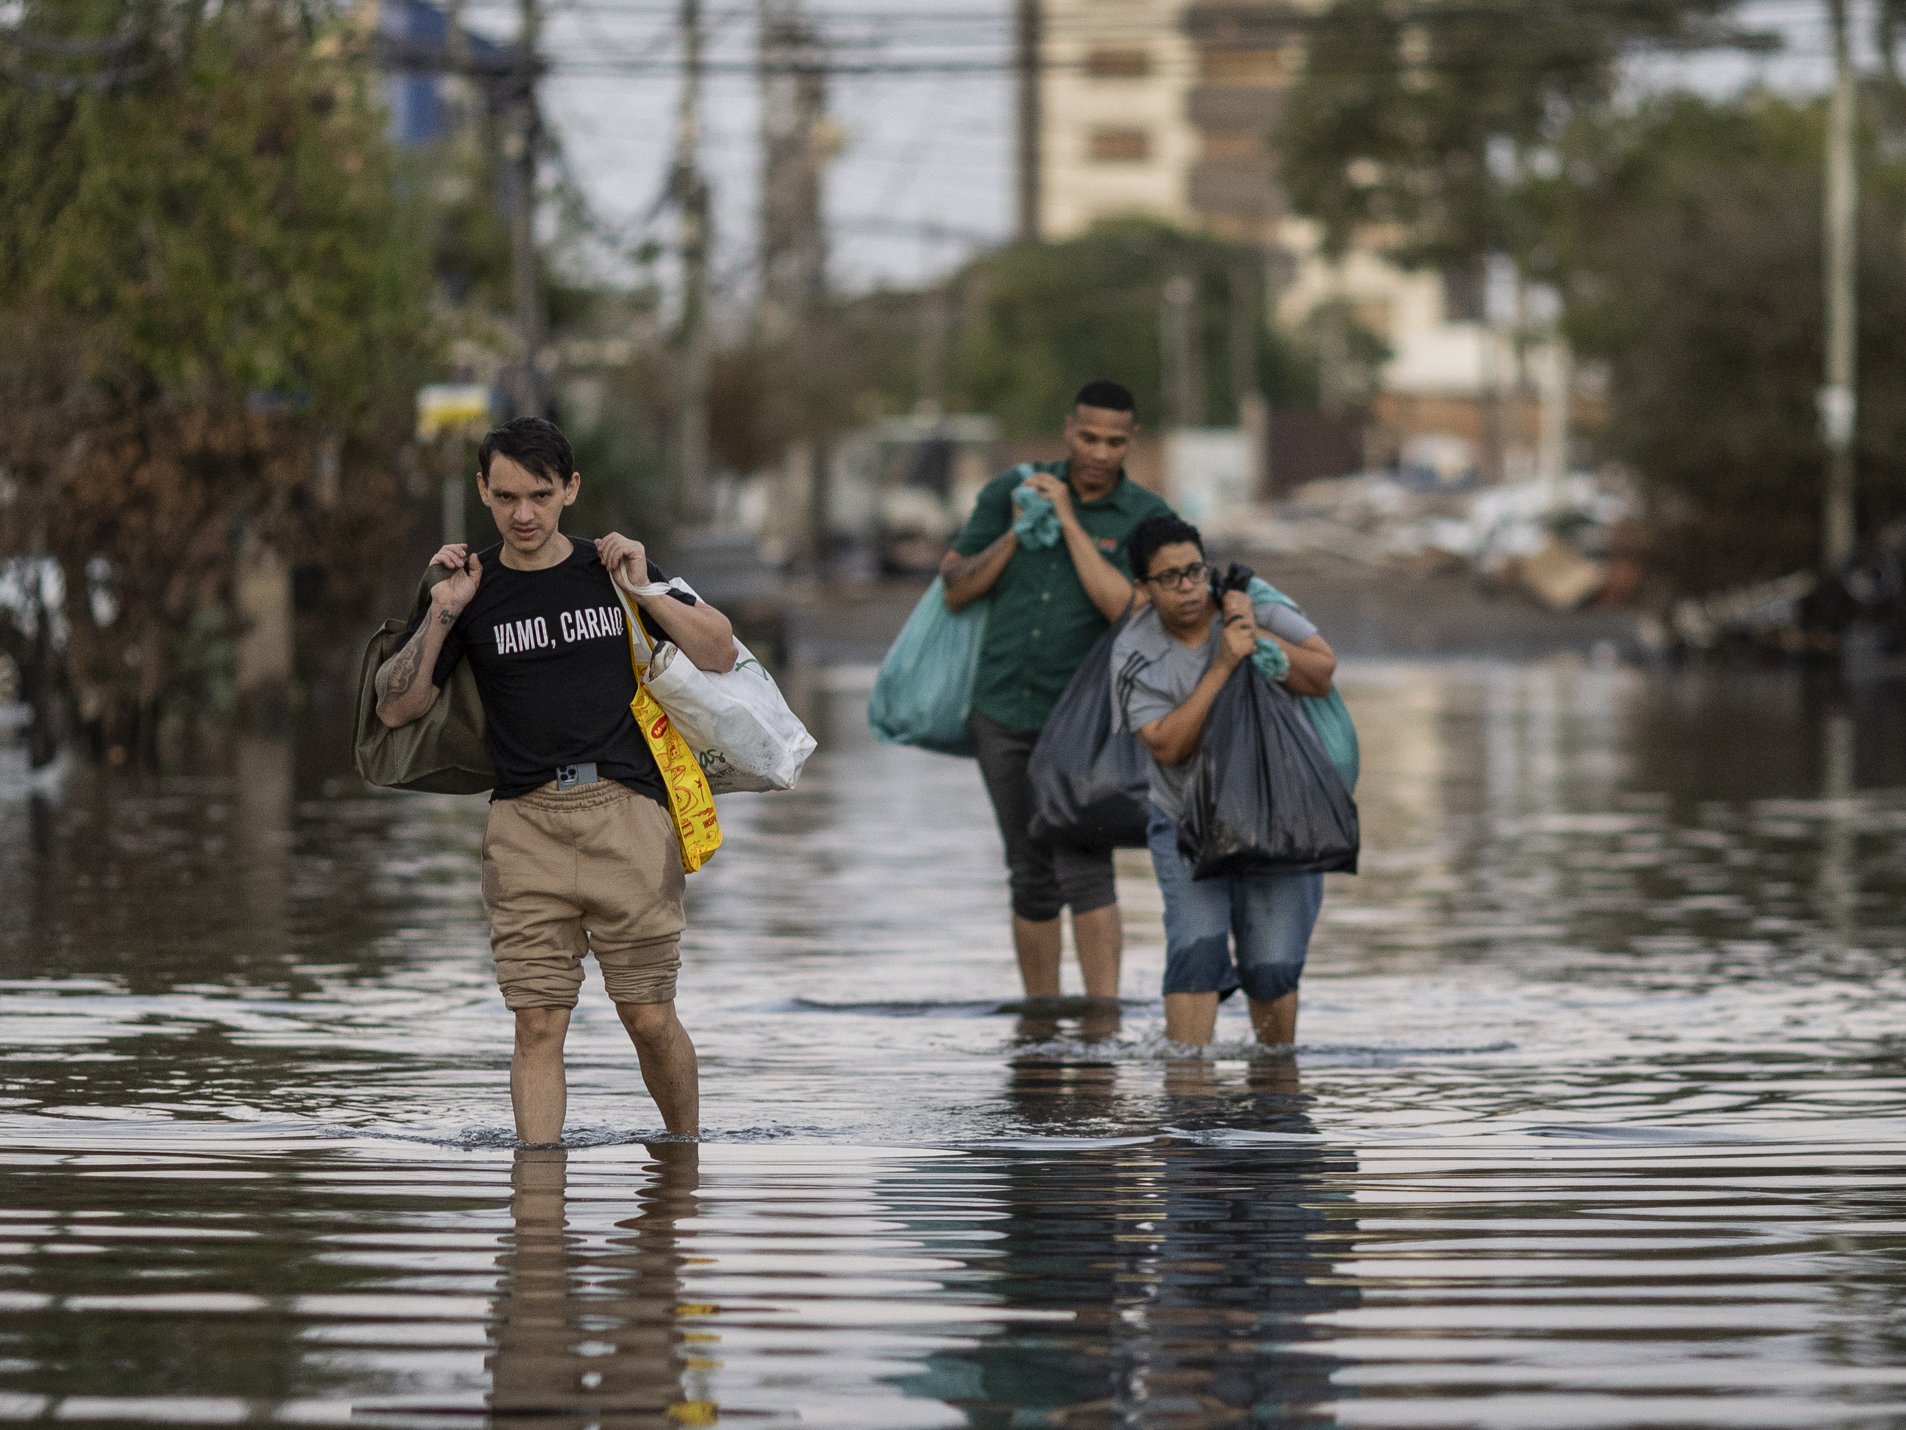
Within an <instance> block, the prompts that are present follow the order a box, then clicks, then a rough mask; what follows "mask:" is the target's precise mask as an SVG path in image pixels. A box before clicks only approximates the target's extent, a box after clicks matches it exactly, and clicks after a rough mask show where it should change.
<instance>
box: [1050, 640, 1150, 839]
mask: <svg viewBox="0 0 1906 1430" xmlns="http://www.w3.org/2000/svg"><path fill="white" fill-rule="evenodd" d="M1125 622H1126V617H1123V616H1121V617H1120V618H1119V619H1118V620H1117V621H1115V622H1113V624H1112V628H1111V629H1110V630H1108V631H1107V632H1106V633H1105V634H1104V635H1102V636H1100V637H1099V639H1098V642H1097V644H1095V645H1094V646H1093V647H1092V649H1091V650H1089V651H1087V652H1086V655H1085V659H1084V660H1083V661H1081V662H1080V663H1079V668H1078V669H1077V670H1076V671H1074V672H1073V673H1072V679H1071V680H1070V681H1069V682H1067V684H1066V688H1065V691H1064V693H1063V694H1061V695H1060V697H1059V703H1058V704H1057V705H1055V706H1053V707H1052V714H1051V715H1049V716H1048V717H1047V718H1046V723H1045V727H1044V728H1043V729H1041V730H1040V732H1039V741H1038V743H1037V744H1035V745H1034V746H1033V749H1032V760H1031V763H1030V764H1029V765H1028V767H1027V770H1026V778H1027V781H1028V782H1029V783H1030V784H1031V785H1032V822H1031V831H1032V837H1033V838H1034V839H1037V840H1041V841H1043V842H1045V843H1048V844H1073V845H1078V846H1081V847H1083V848H1088V849H1091V848H1121V849H1139V848H1143V847H1144V844H1145V822H1146V820H1147V819H1148V818H1149V817H1150V814H1151V796H1150V793H1149V792H1148V789H1147V775H1148V773H1149V760H1150V756H1148V755H1147V754H1146V753H1145V747H1144V746H1143V745H1141V744H1140V743H1139V740H1138V736H1136V735H1134V734H1131V733H1130V732H1129V731H1126V730H1122V729H1120V728H1119V725H1120V721H1119V719H1118V711H1117V710H1115V709H1114V708H1113V704H1112V642H1113V641H1115V640H1117V639H1118V634H1119V632H1120V631H1122V630H1124V629H1125Z"/></svg>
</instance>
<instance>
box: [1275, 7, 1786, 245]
mask: <svg viewBox="0 0 1906 1430" xmlns="http://www.w3.org/2000/svg"><path fill="white" fill-rule="evenodd" d="M1735 8H1736V0H1571V3H1567V4H1553V3H1542V4H1530V3H1528V0H1448V3H1436V0H1336V3H1334V4H1332V5H1331V6H1330V7H1329V8H1328V9H1326V10H1324V11H1323V12H1322V13H1321V14H1320V15H1318V16H1317V17H1316V18H1315V19H1314V20H1312V21H1311V22H1310V28H1309V38H1308V44H1307V49H1306V55H1305V63H1304V70H1303V74H1302V76H1301V77H1300V78H1299V80H1298V82H1297V84H1296V85H1295V86H1294V87H1293V88H1292V91H1291V94H1290V98H1289V102H1288V104H1287V106H1286V111H1285V112H1286V116H1287V117H1286V118H1285V120H1284V122H1283V123H1282V124H1281V125H1280V126H1279V129H1278V133H1277V135H1276V142H1277V146H1278V149H1279V152H1280V154H1281V155H1282V159H1283V179H1284V184H1285V187H1286V189H1287V191H1288V192H1289V194H1290V197H1291V200H1292V203H1293V204H1294V206H1295V207H1296V208H1297V209H1298V211H1299V212H1301V213H1304V214H1306V215H1308V216H1310V217H1312V218H1315V219H1317V220H1319V221H1320V222H1321V223H1322V225H1323V228H1324V235H1325V246H1326V248H1327V249H1328V250H1329V251H1332V252H1341V251H1342V250H1343V248H1344V247H1345V245H1347V244H1348V243H1349V242H1350V240H1351V238H1352V237H1353V236H1355V235H1357V234H1358V233H1359V232H1364V231H1369V230H1371V229H1373V228H1374V229H1376V230H1378V231H1380V232H1382V233H1383V234H1385V235H1386V236H1387V239H1388V241H1389V244H1390V247H1391V251H1392V253H1393V255H1394V256H1395V257H1396V258H1397V259H1399V260H1400V261H1402V262H1403V263H1405V264H1408V265H1412V266H1439V267H1469V266H1473V265H1475V264H1477V263H1479V262H1480V261H1481V260H1482V259H1483V258H1484V257H1486V256H1488V255H1490V254H1492V253H1504V254H1509V255H1512V256H1514V257H1516V258H1518V259H1519V260H1521V261H1522V262H1523V263H1524V264H1525V265H1534V266H1535V267H1537V268H1541V267H1543V266H1544V262H1543V248H1542V239H1543V238H1544V237H1545V234H1544V232H1543V230H1542V229H1541V227H1540V225H1538V224H1534V223H1532V222H1531V219H1530V215H1529V214H1528V213H1527V212H1526V209H1525V206H1524V204H1523V202H1522V200H1523V185H1524V182H1525V181H1526V180H1528V179H1530V178H1533V177H1536V176H1538V175H1540V174H1542V173H1544V172H1547V171H1548V169H1549V166H1550V163H1551V161H1552V150H1553V146H1554V145H1555V144H1556V143H1557V142H1558V141H1559V140H1560V138H1561V137H1562V136H1563V135H1564V134H1565V133H1566V132H1568V131H1569V130H1570V129H1571V128H1574V127H1577V126H1579V125H1580V124H1581V123H1582V122H1583V120H1584V119H1585V118H1590V117H1593V116H1595V115H1598V114H1605V113H1607V112H1608V111H1609V109H1610V107H1611V105H1612V104H1613V103H1614V101H1615V99H1616V96H1617V91H1618V88H1619V85H1620V81H1621V78H1622V73H1623V63H1624V61H1625V60H1626V59H1627V58H1629V57H1630V56H1633V55H1635V54H1637V53H1639V52H1644V51H1657V52H1658V51H1661V50H1671V51H1673V50H1686V49H1692V48H1705V47H1711V46H1717V45H1723V44H1744V43H1749V42H1751V41H1752V39H1753V37H1752V36H1750V35H1747V34H1746V33H1744V32H1741V31H1739V30H1736V29H1733V28H1730V27H1728V26H1727V25H1726V24H1725V23H1724V22H1725V19H1726V17H1727V16H1728V15H1729V14H1730V12H1732V11H1733V10H1734V9H1735Z"/></svg>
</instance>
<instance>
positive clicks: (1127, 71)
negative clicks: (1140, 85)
mask: <svg viewBox="0 0 1906 1430" xmlns="http://www.w3.org/2000/svg"><path fill="white" fill-rule="evenodd" d="M1085 72H1086V74H1088V75H1089V76H1091V77H1092V78H1093V79H1143V78H1145V76H1146V75H1148V74H1150V73H1151V72H1152V57H1151V52H1150V51H1148V50H1132V49H1096V50H1093V51H1091V52H1090V53H1089V54H1087V55H1086V57H1085Z"/></svg>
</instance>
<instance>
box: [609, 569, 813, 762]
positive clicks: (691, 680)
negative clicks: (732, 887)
mask: <svg viewBox="0 0 1906 1430" xmlns="http://www.w3.org/2000/svg"><path fill="white" fill-rule="evenodd" d="M670 586H673V587H675V588H676V589H678V590H682V591H687V592H688V593H689V594H690V595H693V594H694V588H693V587H692V586H690V585H689V584H688V583H687V582H686V581H683V580H681V579H680V578H679V577H678V578H676V579H674V580H672V581H670V582H669V583H668V585H666V586H664V585H660V584H657V585H652V586H645V587H643V588H642V589H641V591H640V594H641V595H645V596H657V595H661V594H662V593H663V592H665V591H667V590H668V589H669V587H670ZM616 595H617V596H618V597H619V598H620V599H621V601H622V605H623V609H624V610H625V611H626V612H627V614H628V621H629V630H630V632H631V633H632V634H633V635H634V637H635V649H636V652H637V654H638V657H639V658H640V657H646V659H647V670H646V672H645V674H644V676H643V679H644V681H645V682H646V683H647V685H648V688H649V693H650V694H652V695H653V696H654V697H655V698H656V699H657V700H658V701H660V702H661V706H662V708H663V709H664V710H666V711H667V712H668V718H669V719H670V720H671V721H672V722H673V723H674V725H675V728H676V729H677V730H679V731H681V733H682V738H684V739H685V740H687V741H688V746H689V748H690V749H691V750H693V751H694V752H695V759H696V761H697V762H698V763H699V764H700V765H701V767H702V773H703V774H705V775H706V776H707V777H708V787H709V788H710V789H712V790H713V791H714V792H715V793H716V794H741V793H748V792H759V791H763V790H777V789H793V788H794V782H795V781H796V780H797V779H799V778H800V776H801V767H802V766H803V765H805V764H806V763H807V757H808V756H809V755H811V754H813V753H814V737H813V736H812V735H810V734H808V732H807V727H806V726H805V725H803V724H802V723H801V721H800V719H799V717H798V716H796V715H795V713H794V712H793V711H792V710H790V709H789V708H788V703H787V701H786V700H785V699H783V698H782V695H781V691H780V687H778V686H777V685H775V683H774V677H773V676H771V675H769V674H768V672H767V668H766V667H765V666H763V665H762V664H761V662H760V661H758V660H756V659H755V657H754V653H753V652H752V651H750V650H749V649H748V648H747V647H746V646H745V645H743V644H742V643H741V642H740V641H739V640H737V641H736V642H735V665H734V669H733V670H729V671H725V672H723V673H722V674H720V675H714V674H711V673H710V672H708V671H706V670H702V669H701V668H700V667H698V666H697V665H696V664H695V662H694V661H692V660H690V659H689V658H688V657H687V656H685V655H683V654H682V653H681V651H680V650H679V649H677V648H676V647H675V645H673V644H672V643H670V642H667V641H664V642H662V643H661V644H660V645H657V646H655V647H654V648H653V649H650V645H649V640H648V633H647V632H646V631H645V630H643V628H642V623H641V621H639V620H638V619H637V618H636V608H635V602H634V601H633V600H631V599H630V598H629V596H628V594H627V593H626V592H625V591H623V589H622V588H621V587H620V586H617V587H616Z"/></svg>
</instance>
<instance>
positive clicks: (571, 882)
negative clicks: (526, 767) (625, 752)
mask: <svg viewBox="0 0 1906 1430" xmlns="http://www.w3.org/2000/svg"><path fill="white" fill-rule="evenodd" d="M683 882H684V880H683V875H682V856H681V851H680V849H679V848H678V847H677V845H676V842H675V824H674V821H673V820H672V819H671V818H670V817H669V814H668V812H667V811H666V810H664V809H663V808H662V806H661V805H659V804H657V803H656V802H655V801H654V800H652V799H650V798H649V797H648V796H646V795H641V794H637V793H636V792H635V791H634V790H632V789H630V788H629V787H628V786H627V785H622V784H617V783H616V782H615V781H614V780H603V781H601V782H599V783H597V784H592V785H584V786H583V787H582V788H581V789H572V790H564V791H558V790H557V788H556V786H555V783H554V782H553V781H552V782H551V783H549V784H546V785H544V786H543V787H542V788H541V789H539V790H535V791H533V792H532V793H530V794H526V795H519V796H518V797H517V798H515V799H499V800H495V801H493V802H492V803H491V805H490V820H489V824H488V826H487V827H486V828H485V830H484V832H483V907H484V909H485V910H486V911H487V912H488V914H489V916H490V949H491V952H493V953H494V954H495V955H496V981H497V985H498V986H499V987H500V988H501V989H502V990H503V1001H504V1003H505V1004H507V1005H508V1006H509V1007H510V1008H512V1009H515V1008H573V1007H575V1006H576V992H577V990H578V989H579V988H581V987H582V960H583V956H584V955H585V954H588V953H594V954H595V956H596V962H597V964H599V965H600V966H601V968H602V982H603V986H604V987H605V988H607V989H608V991H609V996H610V997H611V998H613V999H614V1000H615V1001H616V1002H618V1003H667V1002H669V1001H670V1000H672V999H673V998H674V997H675V975H676V973H677V972H678V971H679V970H680V968H681V964H682V959H681V953H680V951H679V949H678V948H677V940H678V939H679V938H680V937H681V932H682V927H683V919H682V885H683Z"/></svg>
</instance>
